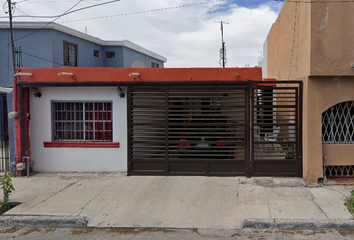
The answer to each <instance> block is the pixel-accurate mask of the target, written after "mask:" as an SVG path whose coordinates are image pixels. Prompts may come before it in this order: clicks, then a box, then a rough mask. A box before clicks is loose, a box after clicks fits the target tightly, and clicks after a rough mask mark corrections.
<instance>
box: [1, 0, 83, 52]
mask: <svg viewBox="0 0 354 240" xmlns="http://www.w3.org/2000/svg"><path fill="white" fill-rule="evenodd" d="M81 2H82V0H79V1H78V2H77V3H76V4H75V5H74V6H72V7H71V8H69V9H68V10H66V11H65V12H64V13H63V14H65V13H67V12H69V11H70V10H71V9H73V8H74V7H76V6H77V5H78V4H79V3H81ZM60 17H61V16H59V17H57V18H55V19H54V20H53V21H51V22H48V23H47V24H45V25H44V26H43V27H41V28H39V29H37V30H35V31H33V32H31V33H29V34H27V35H25V36H23V37H20V38H17V39H15V40H14V42H17V41H19V40H21V39H24V38H26V37H29V36H31V35H33V34H35V33H37V32H38V31H40V30H42V29H44V28H45V27H47V26H48V25H49V24H51V23H53V22H54V21H56V20H57V19H59V18H60ZM11 44H12V43H11V42H10V43H9V44H8V45H7V46H6V47H4V48H3V49H6V48H8V47H9V46H10V45H11Z"/></svg>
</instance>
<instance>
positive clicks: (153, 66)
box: [151, 62, 159, 68]
mask: <svg viewBox="0 0 354 240" xmlns="http://www.w3.org/2000/svg"><path fill="white" fill-rule="evenodd" d="M151 68H159V64H158V63H154V62H151Z"/></svg>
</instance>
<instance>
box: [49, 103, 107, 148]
mask: <svg viewBox="0 0 354 240" xmlns="http://www.w3.org/2000/svg"><path fill="white" fill-rule="evenodd" d="M52 124H53V127H52V129H53V132H52V133H53V136H52V140H53V141H72V142H112V102H66V101H65V102H64V101H61V102H59V101H53V102H52Z"/></svg>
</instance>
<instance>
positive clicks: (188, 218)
mask: <svg viewBox="0 0 354 240" xmlns="http://www.w3.org/2000/svg"><path fill="white" fill-rule="evenodd" d="M13 183H14V186H15V189H16V191H15V192H13V193H12V194H11V196H10V201H11V202H19V203H21V204H20V205H18V206H17V207H15V208H13V209H11V210H10V211H8V212H7V213H5V214H4V215H3V216H2V217H0V225H4V224H5V225H6V224H7V225H11V224H12V225H16V224H20V223H21V222H22V223H28V222H29V223H30V222H31V221H36V224H41V223H43V224H44V225H46V226H50V225H54V226H53V227H55V226H56V224H57V225H59V226H61V225H60V221H61V220H63V221H64V220H69V222H70V221H71V222H75V221H76V220H77V221H76V223H78V222H79V225H78V226H82V224H84V226H87V227H98V228H110V227H115V228H168V229H170V228H172V229H236V228H242V227H251V228H278V227H281V228H283V229H289V228H290V229H313V230H316V229H321V228H328V227H331V226H332V227H331V228H349V229H354V223H353V222H354V221H353V220H352V219H353V217H352V216H351V215H350V213H349V212H348V211H347V209H346V207H345V206H344V201H343V199H344V197H345V196H348V195H349V192H350V190H353V189H354V186H353V185H347V186H343V185H326V186H324V187H312V188H310V187H306V184H305V182H304V181H303V180H302V179H298V178H244V177H170V176H169V177H159V176H130V177H127V176H125V173H53V174H49V173H48V174H36V175H33V176H30V178H26V177H17V178H13ZM66 223H67V225H65V224H64V225H63V226H68V225H70V223H68V222H66ZM80 224H81V225H80ZM74 226H75V225H74ZM57 227H58V226H57Z"/></svg>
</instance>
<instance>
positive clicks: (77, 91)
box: [30, 87, 127, 172]
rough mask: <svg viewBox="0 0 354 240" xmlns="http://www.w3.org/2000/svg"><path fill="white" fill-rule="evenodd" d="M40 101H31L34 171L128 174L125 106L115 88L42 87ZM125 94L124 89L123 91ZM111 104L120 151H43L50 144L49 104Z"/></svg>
mask: <svg viewBox="0 0 354 240" xmlns="http://www.w3.org/2000/svg"><path fill="white" fill-rule="evenodd" d="M39 89H40V92H41V93H42V97H41V98H35V97H34V96H33V95H32V94H31V98H30V116H31V120H30V141H31V142H30V144H31V160H32V164H33V170H34V171H36V172H117V171H127V104H126V99H127V98H126V97H125V98H120V97H119V96H118V94H117V87H42V88H39ZM123 91H124V92H125V93H126V88H123ZM52 100H55V101H58V100H65V101H71V100H72V101H81V100H82V101H95V100H97V101H112V110H113V113H112V114H113V126H112V127H113V142H119V143H120V147H119V148H45V147H44V146H43V142H51V140H52V125H51V101H52Z"/></svg>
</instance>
